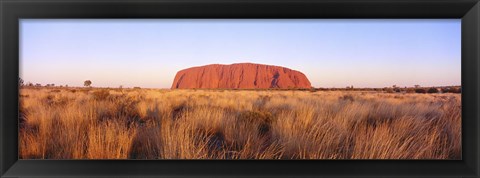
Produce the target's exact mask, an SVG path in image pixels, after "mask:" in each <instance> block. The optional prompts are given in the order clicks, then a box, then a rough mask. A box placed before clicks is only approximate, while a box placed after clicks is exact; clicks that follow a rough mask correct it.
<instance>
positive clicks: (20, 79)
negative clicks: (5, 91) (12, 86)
mask: <svg viewBox="0 0 480 178" xmlns="http://www.w3.org/2000/svg"><path fill="white" fill-rule="evenodd" d="M18 86H23V79H22V78H20V77H18Z"/></svg>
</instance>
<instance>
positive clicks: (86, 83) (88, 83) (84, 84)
mask: <svg viewBox="0 0 480 178" xmlns="http://www.w3.org/2000/svg"><path fill="white" fill-rule="evenodd" d="M91 85H92V81H90V80H85V82H83V86H85V87H90V86H91Z"/></svg>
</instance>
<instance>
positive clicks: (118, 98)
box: [19, 87, 461, 159]
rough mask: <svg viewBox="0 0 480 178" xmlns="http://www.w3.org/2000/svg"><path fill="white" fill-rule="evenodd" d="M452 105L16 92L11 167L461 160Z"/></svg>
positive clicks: (385, 97)
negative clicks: (15, 148) (15, 150)
mask: <svg viewBox="0 0 480 178" xmlns="http://www.w3.org/2000/svg"><path fill="white" fill-rule="evenodd" d="M460 96H461V95H460V94H453V93H447V94H416V93H383V92H374V91H371V92H369V91H316V92H311V91H294V90H292V91H274V90H262V91H254V90H154V89H136V90H133V89H94V88H92V89H88V88H85V89H82V88H76V89H74V88H44V87H41V88H34V87H31V88H22V89H21V90H20V133H19V154H20V155H19V156H20V158H21V159H461V97H460Z"/></svg>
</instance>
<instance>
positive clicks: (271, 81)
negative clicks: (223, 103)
mask: <svg viewBox="0 0 480 178" xmlns="http://www.w3.org/2000/svg"><path fill="white" fill-rule="evenodd" d="M176 88H190V89H192V88H204V89H213V88H225V89H231V88H242V89H255V88H259V89H260V88H262V89H265V88H282V89H283V88H285V89H288V88H311V84H310V81H309V80H308V79H307V77H306V76H305V75H304V74H303V73H301V72H299V71H296V70H291V69H288V68H285V67H279V66H271V65H263V64H252V63H239V64H231V65H221V64H212V65H206V66H199V67H192V68H188V69H184V70H181V71H179V72H177V75H176V76H175V79H174V80H173V84H172V89H176Z"/></svg>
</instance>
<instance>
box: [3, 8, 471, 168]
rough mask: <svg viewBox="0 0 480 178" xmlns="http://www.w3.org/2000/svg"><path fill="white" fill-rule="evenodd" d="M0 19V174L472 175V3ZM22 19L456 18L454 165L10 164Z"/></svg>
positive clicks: (18, 12)
mask: <svg viewBox="0 0 480 178" xmlns="http://www.w3.org/2000/svg"><path fill="white" fill-rule="evenodd" d="M0 18H1V31H0V36H1V43H0V45H1V46H0V49H1V50H0V53H1V55H0V57H1V60H0V67H1V77H0V116H1V117H0V176H1V177H67V176H68V177H83V176H85V177H106V176H124V177H135V176H138V177H146V176H158V177H190V176H193V177H245V176H252V177H379V176H392V177H393V176H396V177H409V176H411V177H477V176H479V175H480V173H479V171H480V169H479V168H480V166H479V165H480V164H479V161H480V159H479V143H480V141H479V128H480V125H479V111H480V110H479V105H478V102H479V96H480V95H479V92H480V90H479V70H478V69H479V59H480V54H479V50H480V29H479V28H480V26H479V25H480V4H479V1H478V0H255V1H254V0H140V1H135V0H124V1H121V0H110V1H107V0H62V1H60V0H38V1H32V0H1V1H0ZM22 18H55V19H58V18H74V19H78V18H82V19H83V18H114V19H115V18H223V19H229V18H247V19H251V18H288V19H296V18H350V19H357V18H393V19H415V18H428V19H437V18H458V19H461V21H462V25H461V27H462V39H461V40H462V43H461V45H462V51H461V53H462V65H461V66H462V92H463V93H462V105H463V107H462V142H463V143H462V160H318V161H314V160H281V161H272V160H18V147H17V145H18V73H19V67H18V66H19V19H22ZM39 45H42V44H39Z"/></svg>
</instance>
